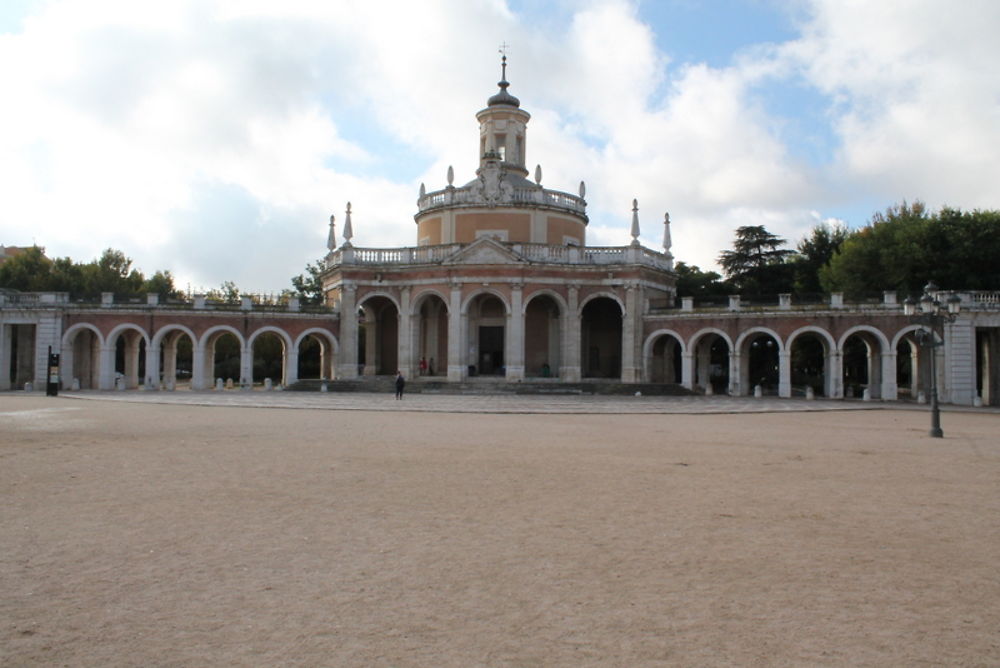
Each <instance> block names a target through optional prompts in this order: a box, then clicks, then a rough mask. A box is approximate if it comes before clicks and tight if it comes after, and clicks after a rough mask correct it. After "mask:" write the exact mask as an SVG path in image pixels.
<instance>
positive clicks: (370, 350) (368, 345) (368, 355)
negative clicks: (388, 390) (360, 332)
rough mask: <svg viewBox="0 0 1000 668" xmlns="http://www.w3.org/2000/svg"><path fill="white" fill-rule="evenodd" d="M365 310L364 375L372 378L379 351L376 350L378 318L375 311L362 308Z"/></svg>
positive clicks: (375, 370)
mask: <svg viewBox="0 0 1000 668" xmlns="http://www.w3.org/2000/svg"><path fill="white" fill-rule="evenodd" d="M362 308H364V310H365V372H364V373H365V375H366V376H374V375H375V374H376V373H377V372H378V363H379V351H378V350H377V349H376V346H377V345H378V337H377V336H376V334H377V332H378V324H379V323H378V316H377V315H376V314H375V311H373V310H372V309H370V308H368V307H367V306H364V307H362Z"/></svg>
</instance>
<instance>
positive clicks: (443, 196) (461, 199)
mask: <svg viewBox="0 0 1000 668" xmlns="http://www.w3.org/2000/svg"><path fill="white" fill-rule="evenodd" d="M487 204H488V203H487V202H486V201H484V200H483V199H482V198H481V197H480V196H479V195H478V194H477V193H476V192H475V191H474V190H472V189H470V188H454V187H448V188H445V189H443V190H435V191H434V192H429V193H427V194H425V195H424V196H423V197H421V198H420V199H419V200H417V207H418V209H419V210H420V212H421V213H423V212H424V211H429V210H432V209H437V208H440V207H447V206H486V205H487ZM494 204H499V205H500V206H503V205H505V204H516V205H524V204H537V205H539V206H549V207H553V208H556V209H563V210H567V211H572V212H573V213H576V214H579V215H581V216H582V215H586V213H587V202H586V200H584V199H583V198H582V197H577V196H576V195H570V194H569V193H564V192H561V191H559V190H548V189H547V188H542V187H541V186H531V187H524V186H521V187H515V188H513V190H512V191H511V195H510V199H509V200H508V201H506V202H505V201H500V202H494Z"/></svg>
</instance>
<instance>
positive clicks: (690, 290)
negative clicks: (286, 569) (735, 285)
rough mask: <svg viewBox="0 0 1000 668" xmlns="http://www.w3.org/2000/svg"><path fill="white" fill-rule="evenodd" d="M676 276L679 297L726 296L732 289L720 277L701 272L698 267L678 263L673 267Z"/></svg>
mask: <svg viewBox="0 0 1000 668" xmlns="http://www.w3.org/2000/svg"><path fill="white" fill-rule="evenodd" d="M674 272H675V273H676V274H677V295H678V296H680V297H710V296H714V295H726V294H729V293H730V292H731V291H732V287H731V286H730V285H729V284H728V283H726V282H725V281H723V280H722V275H721V274H718V273H717V272H714V271H702V270H701V269H700V268H699V267H698V265H689V264H686V263H684V262H678V263H677V264H675V265H674Z"/></svg>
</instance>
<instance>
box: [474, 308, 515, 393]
mask: <svg viewBox="0 0 1000 668" xmlns="http://www.w3.org/2000/svg"><path fill="white" fill-rule="evenodd" d="M506 334H507V309H506V307H505V306H504V303H503V302H502V301H500V298H499V297H497V296H495V295H491V294H483V295H479V296H477V297H476V298H475V299H473V300H472V302H471V303H470V304H469V347H470V348H471V349H472V350H473V351H474V352H475V357H474V358H473V359H475V363H474V364H473V365H471V366H472V368H470V369H469V370H470V372H472V373H473V374H478V375H481V376H503V375H505V374H506V373H507V362H506V357H505V355H504V350H505V344H506Z"/></svg>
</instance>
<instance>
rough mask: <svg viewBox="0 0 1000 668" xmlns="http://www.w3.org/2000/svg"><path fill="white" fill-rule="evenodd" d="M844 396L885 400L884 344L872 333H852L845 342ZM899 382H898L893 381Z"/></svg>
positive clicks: (842, 359)
mask: <svg viewBox="0 0 1000 668" xmlns="http://www.w3.org/2000/svg"><path fill="white" fill-rule="evenodd" d="M840 354H841V366H842V369H843V387H844V397H845V398H851V397H858V398H860V397H863V396H864V393H865V390H868V397H869V398H870V399H880V398H881V397H882V344H881V342H880V341H879V339H878V337H876V336H875V334H874V333H873V332H871V331H868V330H858V331H855V332H853V333H851V334H850V335H849V336H847V337H846V338H845V339H843V341H842V343H841V353H840ZM893 380H895V379H893Z"/></svg>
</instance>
